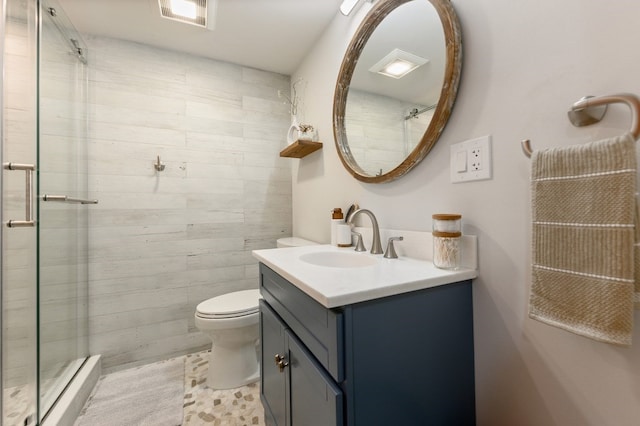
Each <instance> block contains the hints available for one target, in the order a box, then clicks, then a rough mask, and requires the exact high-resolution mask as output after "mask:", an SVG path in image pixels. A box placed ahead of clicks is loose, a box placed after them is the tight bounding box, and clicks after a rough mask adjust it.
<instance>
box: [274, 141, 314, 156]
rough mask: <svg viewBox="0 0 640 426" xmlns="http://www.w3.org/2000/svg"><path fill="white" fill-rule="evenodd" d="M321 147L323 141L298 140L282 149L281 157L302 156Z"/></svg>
mask: <svg viewBox="0 0 640 426" xmlns="http://www.w3.org/2000/svg"><path fill="white" fill-rule="evenodd" d="M321 148H322V142H312V141H305V140H297V141H295V142H294V143H292V144H291V145H289V146H288V147H286V148H285V149H283V150H282V151H280V157H289V158H302V157H306V156H307V155H309V154H311V153H312V152H315V151H317V150H319V149H321Z"/></svg>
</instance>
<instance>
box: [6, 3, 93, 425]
mask: <svg viewBox="0 0 640 426" xmlns="http://www.w3.org/2000/svg"><path fill="white" fill-rule="evenodd" d="M1 4H2V5H1V6H0V7H2V8H3V10H2V26H3V28H2V31H3V43H2V67H3V75H4V77H3V79H2V110H1V114H2V120H1V126H2V127H1V130H2V139H1V140H2V164H3V170H2V197H1V206H2V227H1V228H2V229H1V231H0V235H1V253H2V257H1V259H2V346H1V350H2V369H1V379H2V387H3V398H2V424H3V425H32V424H40V423H41V422H42V420H43V418H45V416H46V414H47V412H48V411H49V409H50V408H51V407H52V406H53V405H54V404H55V403H56V401H57V400H58V398H59V397H60V395H61V394H62V393H63V391H64V390H65V388H66V387H67V385H68V384H69V383H70V381H71V379H72V378H73V376H74V375H75V374H76V372H77V371H78V370H79V368H80V367H81V366H82V364H83V363H84V361H85V359H86V358H87V356H88V341H87V274H88V271H87V233H88V219H87V214H88V213H87V208H88V206H87V205H86V204H88V203H91V202H92V201H91V200H87V153H86V140H87V132H88V129H87V122H88V113H87V96H88V94H87V86H88V76H87V69H86V68H87V67H86V62H87V61H86V47H85V46H84V43H83V41H82V39H81V37H80V36H79V35H78V34H77V32H76V31H75V30H74V28H73V26H72V25H71V24H70V22H69V21H68V20H67V18H66V17H65V15H64V13H63V11H62V8H61V7H60V6H59V5H58V4H57V3H56V2H55V0H40V1H37V0H26V1H25V0H4V1H3V2H2V3H1Z"/></svg>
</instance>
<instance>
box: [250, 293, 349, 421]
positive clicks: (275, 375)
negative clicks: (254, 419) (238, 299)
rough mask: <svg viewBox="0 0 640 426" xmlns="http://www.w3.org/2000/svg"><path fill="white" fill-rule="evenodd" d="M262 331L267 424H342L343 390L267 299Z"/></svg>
mask: <svg viewBox="0 0 640 426" xmlns="http://www.w3.org/2000/svg"><path fill="white" fill-rule="evenodd" d="M260 330H261V333H262V334H261V337H262V340H263V343H262V351H261V353H262V359H261V370H262V371H261V392H260V393H261V399H262V404H263V406H264V411H265V418H266V423H267V424H269V425H283V426H284V425H305V426H327V425H338V426H341V425H342V424H343V415H344V410H343V407H342V403H343V397H342V390H341V389H340V388H339V387H338V386H337V385H336V384H335V382H334V381H333V379H332V378H331V377H330V376H329V375H328V374H327V373H326V372H325V370H324V368H323V367H322V366H320V365H319V364H318V363H317V361H316V360H315V358H314V357H313V355H311V354H310V353H309V351H307V349H306V348H305V346H304V345H303V344H302V343H301V342H300V341H299V340H298V339H297V338H296V336H295V335H294V334H293V333H292V332H291V330H290V329H289V328H288V327H287V326H286V324H285V323H284V322H283V321H282V320H281V319H280V318H279V317H278V315H277V314H276V313H275V312H273V310H272V309H271V308H270V307H269V305H268V304H267V303H265V302H264V301H260Z"/></svg>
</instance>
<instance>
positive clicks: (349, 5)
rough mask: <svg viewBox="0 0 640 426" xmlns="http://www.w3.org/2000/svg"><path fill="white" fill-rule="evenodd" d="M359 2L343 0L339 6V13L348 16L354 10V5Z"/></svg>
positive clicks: (358, 0)
mask: <svg viewBox="0 0 640 426" xmlns="http://www.w3.org/2000/svg"><path fill="white" fill-rule="evenodd" d="M359 2H360V0H344V1H343V2H342V4H341V5H340V13H342V14H343V15H344V16H348V15H349V14H350V13H351V12H353V9H355V7H356V5H357V4H358V3H359Z"/></svg>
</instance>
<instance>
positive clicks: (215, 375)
mask: <svg viewBox="0 0 640 426" xmlns="http://www.w3.org/2000/svg"><path fill="white" fill-rule="evenodd" d="M259 300H260V290H243V291H235V292H232V293H227V294H223V295H221V296H217V297H213V298H211V299H207V300H205V301H204V302H201V303H200V304H199V305H198V306H197V307H196V313H195V324H196V327H198V330H200V331H201V332H203V333H204V334H206V335H207V336H209V338H210V339H211V342H212V345H211V355H210V357H209V373H208V374H207V386H208V387H210V388H212V389H231V388H237V387H240V386H244V385H247V384H249V383H253V382H255V381H257V380H258V379H259V377H260V367H259V364H258V356H257V353H256V343H257V341H258V339H259V337H260V335H259V333H260V332H259V327H258V320H259V313H258V301H259Z"/></svg>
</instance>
